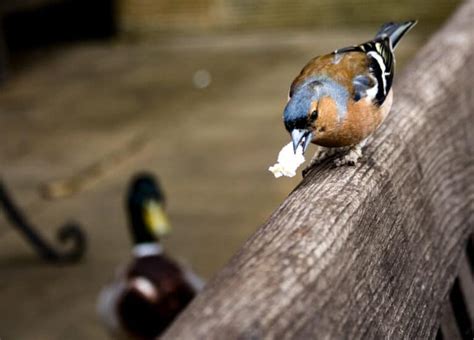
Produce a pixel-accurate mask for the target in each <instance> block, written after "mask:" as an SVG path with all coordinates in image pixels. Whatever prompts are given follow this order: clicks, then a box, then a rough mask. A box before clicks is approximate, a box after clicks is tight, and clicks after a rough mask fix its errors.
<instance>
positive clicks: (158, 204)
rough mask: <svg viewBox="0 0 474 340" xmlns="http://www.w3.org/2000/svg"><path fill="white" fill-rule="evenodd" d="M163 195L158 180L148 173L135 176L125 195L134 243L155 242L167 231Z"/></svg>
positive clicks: (168, 225) (168, 227) (167, 225)
mask: <svg viewBox="0 0 474 340" xmlns="http://www.w3.org/2000/svg"><path fill="white" fill-rule="evenodd" d="M164 205H165V197H164V194H163V191H162V190H161V187H160V185H159V182H158V181H157V180H156V179H155V178H154V177H153V176H152V175H150V174H146V173H143V174H139V175H137V176H135V177H134V178H133V180H132V182H131V184H130V187H129V191H128V195H127V212H128V217H129V224H130V228H131V232H132V236H133V239H134V243H135V244H140V243H149V242H156V241H158V240H159V239H160V238H161V237H162V236H164V235H166V234H168V233H169V231H170V229H171V226H170V224H169V221H168V217H167V216H166V213H165V210H164Z"/></svg>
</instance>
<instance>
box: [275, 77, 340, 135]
mask: <svg viewBox="0 0 474 340" xmlns="http://www.w3.org/2000/svg"><path fill="white" fill-rule="evenodd" d="M325 96H329V97H331V98H332V99H333V100H334V101H335V103H336V107H337V110H338V116H339V118H340V119H343V118H344V117H345V115H346V112H347V101H348V99H349V92H348V91H347V90H346V89H345V88H344V87H343V86H342V85H340V84H338V83H337V82H335V81H334V80H332V79H330V78H328V77H311V78H308V79H307V80H306V81H305V82H304V83H302V84H300V85H298V86H297V87H296V88H295V89H294V91H293V95H292V96H291V99H290V100H289V102H288V104H287V105H286V107H285V111H284V112H283V120H284V122H285V127H286V129H287V130H288V131H291V130H293V129H295V128H297V129H305V128H307V124H308V113H309V110H310V107H311V103H312V102H313V101H316V100H318V101H319V100H320V99H321V98H322V97H325Z"/></svg>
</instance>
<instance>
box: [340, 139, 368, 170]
mask: <svg viewBox="0 0 474 340" xmlns="http://www.w3.org/2000/svg"><path fill="white" fill-rule="evenodd" d="M361 157H362V145H360V144H357V145H355V146H353V147H351V148H350V149H349V150H348V152H347V153H346V154H345V155H343V156H341V157H339V158H337V159H336V160H334V164H335V165H336V166H338V167H339V166H344V165H351V166H354V165H356V164H357V162H358V161H359V159H360V158H361Z"/></svg>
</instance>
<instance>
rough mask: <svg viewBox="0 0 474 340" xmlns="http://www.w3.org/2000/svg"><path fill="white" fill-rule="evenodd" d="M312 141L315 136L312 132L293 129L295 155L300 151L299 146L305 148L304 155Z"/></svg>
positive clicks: (292, 138)
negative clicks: (297, 150)
mask: <svg viewBox="0 0 474 340" xmlns="http://www.w3.org/2000/svg"><path fill="white" fill-rule="evenodd" d="M312 139H313V136H312V134H311V131H309V130H306V129H293V131H291V140H292V141H293V151H294V152H295V154H296V149H298V146H299V145H302V146H303V153H304V152H305V151H306V149H307V148H308V146H309V143H311V140H312Z"/></svg>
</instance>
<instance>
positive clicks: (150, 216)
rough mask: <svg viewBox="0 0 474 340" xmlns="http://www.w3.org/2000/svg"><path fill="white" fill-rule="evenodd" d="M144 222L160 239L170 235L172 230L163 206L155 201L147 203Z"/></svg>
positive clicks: (144, 209)
mask: <svg viewBox="0 0 474 340" xmlns="http://www.w3.org/2000/svg"><path fill="white" fill-rule="evenodd" d="M143 220H144V222H145V225H146V226H147V228H148V230H149V231H150V232H151V233H152V234H153V235H155V236H156V237H158V238H160V237H162V236H164V235H166V234H168V233H169V232H170V230H171V225H170V223H169V221H168V217H167V216H166V213H165V211H164V209H163V205H162V204H160V203H159V202H157V201H155V200H150V201H148V202H146V203H145V206H144V208H143Z"/></svg>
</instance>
